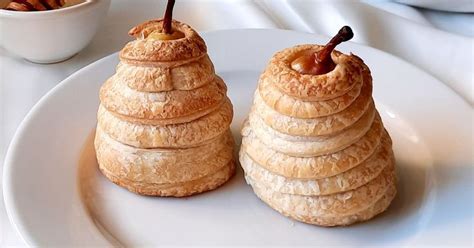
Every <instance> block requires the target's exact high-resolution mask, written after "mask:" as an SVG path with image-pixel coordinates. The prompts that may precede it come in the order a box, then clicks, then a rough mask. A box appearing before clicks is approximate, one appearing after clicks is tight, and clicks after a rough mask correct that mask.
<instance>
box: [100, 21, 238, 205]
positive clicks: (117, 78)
mask: <svg viewBox="0 0 474 248" xmlns="http://www.w3.org/2000/svg"><path fill="white" fill-rule="evenodd" d="M171 28H172V33H171V34H170V35H168V34H166V33H164V30H163V20H152V21H148V22H145V23H143V24H140V25H138V26H136V27H134V28H133V29H132V30H131V31H130V35H132V36H133V37H134V38H135V40H133V41H131V42H129V43H128V44H127V45H126V46H125V47H124V48H123V49H122V51H121V52H120V63H119V64H118V66H117V70H116V73H115V74H114V75H113V76H112V77H110V78H109V79H108V80H107V81H106V82H105V83H104V85H103V86H102V88H101V90H100V101H101V104H100V107H99V111H98V124H97V133H96V138H95V147H96V153H97V160H98V162H99V168H100V170H101V171H102V173H103V174H104V175H105V176H106V177H107V178H109V179H110V180H111V181H113V182H115V183H116V184H118V185H120V186H123V187H125V188H127V189H128V190H130V191H133V192H136V193H139V194H143V195H156V196H187V195H192V194H196V193H200V192H203V191H207V190H212V189H214V188H216V187H218V186H220V185H221V184H223V183H224V182H226V181H227V180H228V179H229V178H230V177H231V176H232V175H233V173H234V159H233V147H234V141H233V138H232V135H231V133H230V130H229V126H230V123H231V121H232V116H233V112H232V104H231V102H230V100H229V98H228V97H227V96H226V91H227V87H226V85H225V83H224V81H223V80H222V79H221V78H220V77H219V76H217V75H216V74H215V72H214V66H213V64H212V62H211V60H210V59H209V56H208V54H207V48H206V45H205V43H204V40H203V39H202V38H201V37H200V36H199V35H198V33H197V32H196V31H194V30H193V29H192V28H191V27H190V26H188V25H186V24H184V23H181V22H178V21H172V23H171Z"/></svg>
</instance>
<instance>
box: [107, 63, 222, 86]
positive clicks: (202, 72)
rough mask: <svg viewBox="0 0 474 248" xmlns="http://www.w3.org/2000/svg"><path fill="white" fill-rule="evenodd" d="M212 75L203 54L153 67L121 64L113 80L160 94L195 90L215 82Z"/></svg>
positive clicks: (211, 68)
mask: <svg viewBox="0 0 474 248" xmlns="http://www.w3.org/2000/svg"><path fill="white" fill-rule="evenodd" d="M214 75H215V72H214V66H213V64H212V62H211V60H210V59H209V56H207V54H206V55H204V56H202V57H200V58H197V59H193V60H188V61H184V62H183V61H178V62H173V63H172V62H168V63H160V64H156V65H154V66H143V65H140V66H137V65H133V64H127V63H125V62H120V63H119V64H118V66H117V72H116V74H115V76H114V80H116V81H118V80H120V81H123V82H125V84H126V85H128V87H129V88H131V89H134V90H136V91H143V92H161V91H170V90H192V89H196V88H199V87H201V86H204V85H205V84H208V83H209V82H210V81H212V80H214V77H215V76H214Z"/></svg>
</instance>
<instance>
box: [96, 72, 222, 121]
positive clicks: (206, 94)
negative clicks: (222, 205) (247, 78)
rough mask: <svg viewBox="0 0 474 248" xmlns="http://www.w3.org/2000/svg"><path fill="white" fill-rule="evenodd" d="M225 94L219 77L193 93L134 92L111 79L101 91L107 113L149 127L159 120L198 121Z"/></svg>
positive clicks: (215, 106) (123, 84) (101, 98)
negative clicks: (189, 117)
mask: <svg viewBox="0 0 474 248" xmlns="http://www.w3.org/2000/svg"><path fill="white" fill-rule="evenodd" d="M226 91H227V87H226V86H225V83H224V82H223V81H222V79H221V78H219V77H218V76H215V80H213V81H212V82H211V83H209V84H207V85H204V86H202V87H200V88H197V89H194V90H190V91H185V90H173V91H167V92H157V93H149V92H138V91H135V90H132V89H130V88H128V86H127V85H126V84H125V83H124V82H122V81H120V80H119V81H115V80H114V77H111V78H110V79H109V80H107V81H106V82H105V83H104V85H103V86H102V87H101V89H100V100H101V103H102V105H103V106H104V107H105V108H106V109H107V110H108V111H110V112H113V113H114V114H116V115H118V116H121V117H123V119H125V120H127V121H133V122H137V123H144V124H148V123H147V121H154V120H160V121H167V124H172V123H181V121H182V120H180V118H181V119H183V118H184V117H188V116H191V117H192V118H193V119H197V118H199V117H201V116H204V115H206V114H208V113H210V112H212V111H213V110H215V109H216V108H217V107H218V106H219V104H220V103H221V102H222V101H223V100H224V98H225V95H226ZM184 120H185V121H191V120H192V119H191V120H189V119H187V118H186V119H184Z"/></svg>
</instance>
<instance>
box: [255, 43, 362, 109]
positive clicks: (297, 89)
mask: <svg viewBox="0 0 474 248" xmlns="http://www.w3.org/2000/svg"><path fill="white" fill-rule="evenodd" d="M322 48H323V46H319V45H299V46H294V47H291V48H286V49H284V50H282V51H280V52H277V53H276V54H275V55H274V56H273V57H272V58H271V60H270V62H269V64H268V66H267V68H266V69H265V71H264V72H263V77H268V78H269V80H271V81H272V82H273V83H274V84H275V86H277V87H278V89H280V91H282V92H283V93H285V94H286V95H289V96H292V97H294V98H298V99H301V100H306V101H321V100H328V99H333V98H336V97H339V96H342V95H344V94H346V93H347V92H348V91H350V90H351V89H352V87H354V86H355V85H357V84H360V83H362V81H363V79H364V77H363V75H364V74H368V75H369V76H368V78H371V77H370V71H369V69H368V68H367V66H365V64H364V62H363V61H362V60H361V59H360V58H359V57H357V56H354V55H345V54H343V53H341V52H338V51H334V52H333V53H332V54H331V57H332V59H333V61H334V63H336V67H335V68H334V70H332V71H331V72H328V73H326V74H322V75H311V74H300V73H299V72H297V71H295V70H293V69H292V68H291V62H292V61H293V60H294V59H295V58H297V57H298V56H300V55H301V54H302V53H307V52H315V51H318V50H320V49H322ZM370 81H371V80H370Z"/></svg>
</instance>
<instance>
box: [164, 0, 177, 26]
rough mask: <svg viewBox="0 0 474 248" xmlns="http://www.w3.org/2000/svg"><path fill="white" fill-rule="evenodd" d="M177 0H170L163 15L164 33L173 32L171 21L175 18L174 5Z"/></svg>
mask: <svg viewBox="0 0 474 248" xmlns="http://www.w3.org/2000/svg"><path fill="white" fill-rule="evenodd" d="M174 2H175V0H168V4H167V5H166V11H165V16H164V17H163V33H165V34H171V22H172V20H173V7H174Z"/></svg>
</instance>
